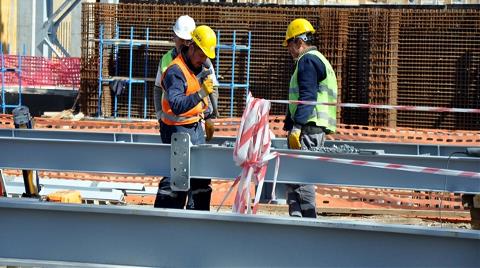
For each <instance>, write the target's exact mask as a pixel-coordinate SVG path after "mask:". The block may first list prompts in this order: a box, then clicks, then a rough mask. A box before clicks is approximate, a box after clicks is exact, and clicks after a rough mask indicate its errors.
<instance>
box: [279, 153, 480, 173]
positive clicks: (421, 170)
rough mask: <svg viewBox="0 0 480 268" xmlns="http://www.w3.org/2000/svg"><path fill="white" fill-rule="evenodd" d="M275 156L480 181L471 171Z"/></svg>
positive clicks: (309, 157) (337, 159) (308, 156)
mask: <svg viewBox="0 0 480 268" xmlns="http://www.w3.org/2000/svg"><path fill="white" fill-rule="evenodd" d="M273 154H275V157H276V156H286V157H292V158H301V159H309V160H319V161H326V162H330V163H337V164H347V165H355V166H366V167H374V168H383V169H392V170H403V171H409V172H417V173H426V174H435V175H446V176H455V177H468V178H479V179H480V173H478V172H471V171H461V170H454V169H443V168H432V167H421V166H412V165H402V164H392V163H383V162H372V161H362V160H351V159H340V158H332V157H326V156H311V155H298V154H285V153H273ZM275 169H278V166H276V167H275ZM275 173H278V170H276V171H275Z"/></svg>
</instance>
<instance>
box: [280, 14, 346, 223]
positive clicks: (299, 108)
mask: <svg viewBox="0 0 480 268" xmlns="http://www.w3.org/2000/svg"><path fill="white" fill-rule="evenodd" d="M314 33H315V29H314V28H313V26H312V24H310V22H309V21H307V20H306V19H302V18H299V19H295V20H293V21H292V22H291V23H290V24H289V25H288V28H287V32H286V35H285V41H284V42H283V46H285V47H287V48H288V52H289V53H290V54H291V56H292V57H293V59H294V62H295V69H294V72H293V74H292V77H291V79H290V86H289V91H288V98H289V100H301V101H316V102H337V78H336V76H335V72H334V71H333V68H332V66H331V65H330V63H329V62H328V60H327V59H326V58H325V57H324V56H323V55H322V53H320V52H319V51H318V50H317V48H316V47H315V46H314V45H313V40H314V35H313V34H314ZM336 113H337V110H336V107H335V106H327V105H304V104H298V105H297V104H293V103H292V104H289V105H288V111H287V116H286V119H285V125H284V128H283V129H284V130H285V131H288V146H289V148H290V149H302V150H311V149H312V148H315V147H322V146H323V144H324V142H325V135H327V134H330V133H333V132H335V129H336ZM287 202H288V206H289V214H290V216H296V217H309V218H316V202H315V186H314V185H297V184H288V185H287Z"/></svg>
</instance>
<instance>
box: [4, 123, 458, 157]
mask: <svg viewBox="0 0 480 268" xmlns="http://www.w3.org/2000/svg"><path fill="white" fill-rule="evenodd" d="M0 137H19V138H20V137H21V138H36V139H59V140H88V141H116V142H118V141H124V142H137V143H138V142H140V143H162V141H161V139H160V135H158V134H133V133H100V132H78V131H45V130H31V129H0ZM225 141H228V142H235V137H214V138H213V140H212V141H211V142H210V144H223V143H224V142H225ZM341 144H348V145H351V146H354V147H355V148H358V149H363V150H377V151H383V152H384V153H387V154H406V155H418V156H449V155H450V154H451V153H453V152H465V149H466V148H467V147H465V146H454V145H429V144H410V143H386V142H362V141H326V142H325V146H333V145H341ZM272 147H275V148H277V149H287V140H286V139H285V138H276V139H273V140H272Z"/></svg>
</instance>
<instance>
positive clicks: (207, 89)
mask: <svg viewBox="0 0 480 268" xmlns="http://www.w3.org/2000/svg"><path fill="white" fill-rule="evenodd" d="M212 93H213V81H212V79H211V78H210V76H208V77H207V78H206V79H205V80H204V81H203V83H202V88H201V89H200V91H198V95H199V96H200V98H202V99H203V98H205V97H207V96H208V95H210V94H212Z"/></svg>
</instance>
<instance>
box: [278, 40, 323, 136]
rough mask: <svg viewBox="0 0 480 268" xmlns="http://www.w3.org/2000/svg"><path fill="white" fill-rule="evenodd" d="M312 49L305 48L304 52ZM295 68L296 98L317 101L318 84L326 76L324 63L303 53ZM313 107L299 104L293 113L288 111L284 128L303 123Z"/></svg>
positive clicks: (313, 56) (289, 128) (288, 128)
mask: <svg viewBox="0 0 480 268" xmlns="http://www.w3.org/2000/svg"><path fill="white" fill-rule="evenodd" d="M312 49H315V48H314V47H312ZM312 49H307V50H306V51H305V52H304V53H306V52H308V51H311V50H312ZM297 68H298V70H297V81H298V93H299V97H298V100H301V101H317V93H318V84H319V83H320V82H321V81H322V80H324V79H325V78H326V77H327V69H326V67H325V64H323V62H322V61H321V60H320V59H319V58H318V57H317V56H315V55H311V54H305V55H303V56H302V57H301V58H300V60H299V61H298V67H297ZM313 109H315V106H313V105H305V104H299V105H297V110H296V111H295V114H294V115H291V114H290V111H288V112H287V117H286V120H285V126H284V129H285V130H287V131H288V130H291V129H292V127H293V125H294V124H298V125H305V124H306V123H307V120H308V118H309V117H310V115H311V114H312V112H313Z"/></svg>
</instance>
